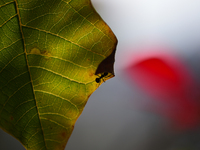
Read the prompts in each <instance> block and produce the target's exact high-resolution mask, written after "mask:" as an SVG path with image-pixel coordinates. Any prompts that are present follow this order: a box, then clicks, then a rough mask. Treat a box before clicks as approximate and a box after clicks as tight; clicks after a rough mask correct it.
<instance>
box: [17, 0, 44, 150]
mask: <svg viewBox="0 0 200 150" xmlns="http://www.w3.org/2000/svg"><path fill="white" fill-rule="evenodd" d="M14 2H15V8H16V11H17V16H18V21H19V28H20V32H21V36H22V41H23V48H24V54H25V58H26V60H25V61H26V64H27V70H28V73H29V78H30V80H31V81H30V83H31V87H32V93H33V99H34V100H35V105H36V109H37V114H38V118H39V122H40V126H41V130H42V133H43V140H44V144H45V148H46V149H47V145H46V141H45V138H44V130H43V127H42V123H41V117H40V114H39V110H38V105H37V101H36V96H35V91H34V86H33V80H32V77H31V72H30V67H29V64H28V57H27V51H26V43H25V39H24V33H23V30H22V22H21V16H20V13H19V9H18V2H17V0H14Z"/></svg>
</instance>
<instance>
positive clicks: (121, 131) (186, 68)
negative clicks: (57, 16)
mask: <svg viewBox="0 0 200 150" xmlns="http://www.w3.org/2000/svg"><path fill="white" fill-rule="evenodd" d="M92 3H93V5H94V7H95V9H96V10H97V12H98V13H99V14H100V15H101V17H102V18H103V19H104V20H105V22H106V23H107V24H108V25H109V26H110V28H111V29H112V30H113V32H114V33H115V35H116V36H117V38H118V47H117V52H116V62H115V77H114V78H112V79H110V80H108V81H106V82H105V83H103V84H102V85H101V86H100V87H99V88H98V89H97V90H96V91H95V92H94V93H93V94H92V96H91V97H90V99H89V100H88V103H87V104H86V107H85V109H84V111H83V113H82V115H81V116H80V117H79V119H78V121H77V123H76V125H75V128H74V131H73V133H72V136H71V138H70V139H69V142H68V144H67V146H66V149H67V150H122V149H123V150H199V149H200V141H199V139H200V125H199V120H200V119H199V114H200V113H199V108H200V107H199V106H200V105H199V101H200V99H199V93H200V92H199V86H200V78H199V76H200V66H199V63H200V17H199V14H200V1H199V0H151V1H149V0H92ZM0 139H1V140H0V149H2V150H13V149H17V150H18V149H19V150H23V149H24V148H23V147H22V146H21V145H20V143H19V142H18V141H16V140H15V139H14V138H12V137H11V136H10V135H8V134H6V133H4V132H3V131H2V130H0Z"/></svg>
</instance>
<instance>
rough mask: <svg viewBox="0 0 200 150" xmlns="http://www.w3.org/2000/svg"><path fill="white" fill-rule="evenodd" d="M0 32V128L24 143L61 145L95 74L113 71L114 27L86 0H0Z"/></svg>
mask: <svg viewBox="0 0 200 150" xmlns="http://www.w3.org/2000/svg"><path fill="white" fill-rule="evenodd" d="M0 35H1V36H0V127H1V128H2V129H3V130H4V131H6V132H8V133H9V134H11V135H12V136H14V137H15V138H17V139H18V140H19V141H20V142H21V143H22V144H23V145H24V147H25V148H26V149H28V150H62V149H64V148H65V145H66V143H67V141H68V139H69V137H70V135H71V133H72V130H73V127H74V124H75V122H76V120H77V118H78V117H79V115H80V114H81V112H82V110H83V108H84V106H85V104H86V102H87V100H88V98H89V96H90V95H91V94H92V93H93V92H94V91H95V90H96V88H98V86H99V85H100V84H101V83H102V82H103V81H102V80H100V83H97V82H96V78H99V76H100V75H101V74H97V73H103V72H110V73H109V74H108V77H107V79H108V78H110V77H112V76H113V70H112V67H106V66H107V64H106V63H105V62H109V63H110V64H108V66H110V65H111V64H113V58H114V52H115V46H116V41H117V40H116V38H115V36H114V34H113V33H112V31H111V30H110V28H109V27H108V26H107V25H106V24H105V22H103V20H102V19H101V18H100V16H99V15H98V14H97V13H96V11H95V10H94V8H93V7H92V5H91V2H90V0H14V1H13V0H0ZM110 56H112V59H109V60H111V62H110V61H104V60H108V58H109V57H110ZM101 62H104V63H103V65H99V64H100V63H101ZM101 64H102V63H101ZM99 66H101V67H100V69H98V68H99ZM104 68H105V69H104ZM108 68H110V69H108ZM97 70H99V71H97ZM104 80H106V77H105V79H104Z"/></svg>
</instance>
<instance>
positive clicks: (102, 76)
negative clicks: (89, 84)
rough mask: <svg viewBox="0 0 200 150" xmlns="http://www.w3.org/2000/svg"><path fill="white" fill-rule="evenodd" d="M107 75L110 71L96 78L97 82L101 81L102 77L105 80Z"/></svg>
mask: <svg viewBox="0 0 200 150" xmlns="http://www.w3.org/2000/svg"><path fill="white" fill-rule="evenodd" d="M107 75H108V72H104V73H103V74H102V75H101V76H100V77H98V78H96V79H95V81H96V83H99V82H100V81H101V79H102V80H103V78H104V77H105V76H107ZM103 81H104V80H103Z"/></svg>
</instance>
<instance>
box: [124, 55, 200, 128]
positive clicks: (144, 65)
mask: <svg viewBox="0 0 200 150" xmlns="http://www.w3.org/2000/svg"><path fill="white" fill-rule="evenodd" d="M154 54H155V55H152V56H149V57H139V58H140V59H137V62H132V63H131V64H129V67H127V68H126V73H127V74H128V76H129V77H130V79H131V80H132V81H134V83H136V84H137V85H138V86H139V87H140V88H141V89H142V90H143V91H144V92H147V93H148V94H149V95H150V96H152V97H154V99H155V100H156V105H155V103H152V105H151V104H150V106H148V108H147V109H148V110H149V109H150V110H151V111H154V112H156V113H158V114H160V115H162V116H164V117H167V118H168V119H170V121H171V122H172V124H173V125H174V126H175V127H176V128H178V129H190V128H192V127H196V126H197V125H198V124H199V118H200V117H199V114H200V113H199V112H200V104H199V96H198V90H199V89H198V85H196V84H195V80H194V78H193V77H192V75H191V73H190V71H189V70H188V68H187V66H186V65H185V64H184V63H183V62H182V61H181V59H180V58H178V57H175V55H169V54H168V55H167V54H164V55H156V53H154ZM136 57H137V56H134V57H133V59H134V58H136Z"/></svg>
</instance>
